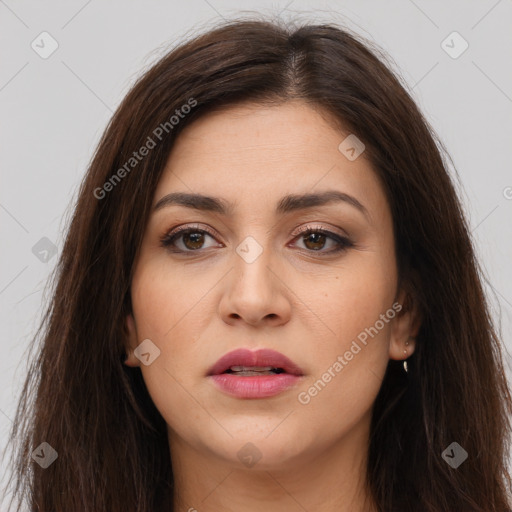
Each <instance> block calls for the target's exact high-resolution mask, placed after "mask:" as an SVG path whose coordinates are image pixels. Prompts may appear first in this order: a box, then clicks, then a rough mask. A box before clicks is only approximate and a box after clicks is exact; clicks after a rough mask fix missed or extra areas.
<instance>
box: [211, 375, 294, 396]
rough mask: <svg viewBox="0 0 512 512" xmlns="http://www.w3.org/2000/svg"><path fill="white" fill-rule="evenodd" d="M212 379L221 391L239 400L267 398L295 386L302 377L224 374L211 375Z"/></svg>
mask: <svg viewBox="0 0 512 512" xmlns="http://www.w3.org/2000/svg"><path fill="white" fill-rule="evenodd" d="M210 378H211V379H212V380H213V382H215V384H216V385H217V387H218V388H219V389H220V390H221V391H224V392H225V393H227V394H228V395H232V396H236V397H238V398H266V397H269V396H274V395H277V394H279V393H282V392H283V391H285V390H287V389H289V388H291V387H293V386H295V385H296V384H297V383H298V382H299V380H300V378H301V377H300V376H298V375H291V374H289V373H279V374H276V375H261V376H258V375H255V376H249V377H239V376H237V375H233V374H232V373H222V374H220V375H211V376H210Z"/></svg>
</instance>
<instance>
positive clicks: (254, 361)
mask: <svg viewBox="0 0 512 512" xmlns="http://www.w3.org/2000/svg"><path fill="white" fill-rule="evenodd" d="M231 366H272V367H273V368H282V369H283V370H284V371H285V372H286V373H290V374H292V375H303V372H302V369H301V368H300V367H299V366H298V365H296V364H295V363H294V362H293V361H292V360H290V359H289V358H288V357H286V356H285V355H284V354H281V353H280V352H276V351H275V350H271V349H260V350H255V351H253V350H249V349H246V348H239V349H237V350H233V351H231V352H228V353H227V354H225V355H223V356H222V357H221V358H220V359H219V360H218V361H217V362H216V363H215V364H214V365H213V366H212V367H211V368H210V370H209V371H208V375H219V374H221V373H224V372H225V371H226V370H227V369H228V368H230V367H231Z"/></svg>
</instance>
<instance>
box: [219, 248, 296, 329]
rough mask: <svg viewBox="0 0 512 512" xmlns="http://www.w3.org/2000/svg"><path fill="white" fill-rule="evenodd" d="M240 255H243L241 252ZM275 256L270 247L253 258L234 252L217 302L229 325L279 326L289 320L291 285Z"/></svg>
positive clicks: (222, 315)
mask: <svg viewBox="0 0 512 512" xmlns="http://www.w3.org/2000/svg"><path fill="white" fill-rule="evenodd" d="M240 254H242V256H241V255H240ZM275 260H276V258H275V257H272V254H271V250H270V249H269V248H265V249H263V251H262V252H261V254H259V256H258V257H257V258H256V259H254V260H253V261H252V259H251V258H245V257H244V253H243V252H240V253H238V252H237V251H234V253H233V266H234V268H233V270H232V271H231V272H229V274H228V276H227V280H226V284H225V286H226V288H225V290H224V293H223V295H222V298H221V300H220V304H219V312H220V315H221V318H222V319H223V320H224V322H226V323H227V324H230V325H236V324H237V323H247V324H249V325H251V326H254V327H258V326H262V327H263V326H265V325H272V326H278V325H283V324H285V323H287V322H288V321H289V319H290V313H291V303H290V300H289V296H290V293H291V292H290V288H289V287H287V286H286V283H285V282H284V280H283V278H282V272H281V276H280V275H279V274H280V272H279V269H278V268H277V267H276V265H277V262H276V261H275Z"/></svg>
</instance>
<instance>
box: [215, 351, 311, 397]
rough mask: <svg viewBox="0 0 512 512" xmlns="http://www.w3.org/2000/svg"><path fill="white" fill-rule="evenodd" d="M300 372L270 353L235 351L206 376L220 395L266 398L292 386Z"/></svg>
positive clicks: (281, 357) (217, 363)
mask: <svg viewBox="0 0 512 512" xmlns="http://www.w3.org/2000/svg"><path fill="white" fill-rule="evenodd" d="M303 376H304V373H303V371H302V369H301V368H300V367H299V366H298V365H297V364H295V363H294V362H293V361H291V360H290V359H289V358H287V357H286V356H285V355H283V354H280V353H279V352H276V351H274V350H269V349H261V350H257V351H251V350H248V349H238V350H234V351H232V352H229V353H227V354H226V355H224V356H223V357H221V358H220V359H219V360H218V361H217V362H216V363H215V364H214V365H213V367H212V368H210V370H209V371H208V373H207V377H209V378H210V379H211V381H212V382H213V383H214V384H215V385H216V387H217V389H219V390H220V391H222V392H224V393H226V394H228V395H231V396H235V397H237V398H267V397H270V396H274V395H277V394H279V393H282V392H283V391H285V390H287V389H290V388H291V387H293V386H295V385H296V384H297V383H298V382H299V381H300V380H301V378H302V377H303Z"/></svg>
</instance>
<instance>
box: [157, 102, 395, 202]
mask: <svg viewBox="0 0 512 512" xmlns="http://www.w3.org/2000/svg"><path fill="white" fill-rule="evenodd" d="M348 135H350V133H349V132H347V131H345V130H343V129H342V127H337V126H336V123H335V122H334V120H332V119H330V118H329V115H328V114H327V113H324V112H322V111H319V110H318V109H316V108H315V109H314V108H312V107H311V106H309V105H307V104H306V103H303V102H300V101H293V102H291V101H290V102H286V103H283V104H280V105H275V106H265V105H260V104H240V105H236V106H231V107H228V108H226V109H223V110H220V111H216V112H211V113H208V114H206V115H204V116H203V117H201V118H199V119H197V120H196V121H194V123H192V124H191V125H189V126H188V127H186V128H185V129H184V131H183V132H182V133H181V134H180V136H179V137H178V139H177V140H176V142H175V145H174V147H173V150H172V152H171V154H170V156H169V159H168V161H167V165H166V167H165V169H164V172H163V174H162V178H161V180H160V183H159V185H158V187H157V190H156V193H155V198H154V201H153V205H156V203H157V202H158V201H159V200H160V199H161V198H162V197H163V196H164V195H166V194H168V193H169V192H171V191H180V192H189V193H190V192H191V193H200V194H203V195H210V196H217V197H222V198H225V199H226V200H227V201H228V202H230V203H233V204H236V205H239V206H240V207H241V208H243V207H244V205H246V206H248V207H252V208H255V207H261V206H262V205H263V204H266V205H272V207H273V208H274V207H275V204H276V203H277V202H278V201H279V200H280V199H281V198H282V197H283V195H285V193H286V194H294V193H297V194H298V193H300V194H304V193H306V192H310V193H313V192H318V191H325V190H333V189H334V190H338V191H340V192H343V193H346V194H349V195H351V196H355V197H359V198H361V202H362V200H365V201H367V202H369V203H372V204H373V207H374V208H382V207H385V198H384V192H383V189H382V186H381V184H380V181H379V179H378V177H377V175H376V173H375V172H374V170H373V169H372V166H371V164H370V162H369V161H368V160H367V159H366V158H364V153H363V154H362V155H361V156H359V157H358V158H357V159H355V160H353V161H351V160H349V159H348V158H347V157H346V156H345V155H344V154H343V153H342V152H341V151H340V150H339V149H338V147H339V145H340V143H341V142H342V141H343V140H344V139H345V138H346V137H347V136H348Z"/></svg>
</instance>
